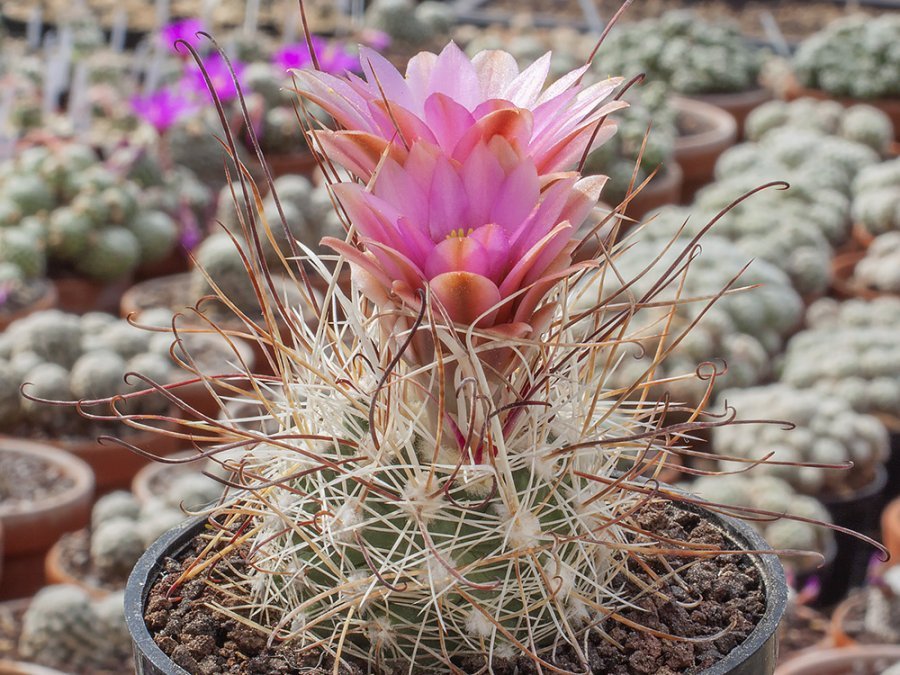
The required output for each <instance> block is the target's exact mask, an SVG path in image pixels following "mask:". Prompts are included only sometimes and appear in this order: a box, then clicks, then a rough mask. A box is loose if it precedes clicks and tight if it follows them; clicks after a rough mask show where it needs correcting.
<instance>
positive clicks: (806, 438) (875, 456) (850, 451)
mask: <svg viewBox="0 0 900 675" xmlns="http://www.w3.org/2000/svg"><path fill="white" fill-rule="evenodd" d="M723 403H727V404H728V405H729V406H731V407H733V408H735V409H736V410H737V413H738V418H739V419H767V418H777V420H778V421H784V422H788V423H790V424H793V425H795V428H794V429H787V428H785V427H783V426H779V425H776V424H767V425H765V426H763V427H759V426H757V425H744V424H736V425H730V426H724V427H720V428H716V429H714V430H713V436H712V448H713V451H714V452H715V453H716V454H718V455H721V456H723V457H735V458H738V459H743V460H751V461H758V460H762V459H763V458H764V457H767V456H768V455H769V454H770V453H774V454H773V456H772V459H773V460H775V461H777V462H785V464H762V465H760V466H759V467H758V468H757V469H756V470H755V471H754V473H756V474H760V473H768V474H771V475H774V476H777V477H779V478H782V479H784V480H785V481H787V482H788V483H790V484H791V486H792V487H793V488H794V489H795V490H797V491H799V492H802V493H804V494H809V495H818V496H828V497H830V498H834V497H837V496H839V495H841V494H850V493H852V492H853V491H854V490H857V489H859V488H861V487H863V486H865V485H867V484H869V483H870V482H871V481H872V480H874V478H875V475H876V471H877V469H878V467H879V466H880V465H881V464H883V463H884V462H885V461H886V460H887V457H888V454H889V445H888V434H887V430H886V429H885V428H884V425H883V424H882V423H881V422H880V421H879V420H877V419H876V418H874V417H872V416H870V415H861V414H859V413H857V412H854V410H853V408H851V407H850V405H849V404H848V403H847V402H846V401H843V400H840V399H836V398H827V397H823V396H822V393H821V392H819V391H816V390H814V389H807V390H801V389H796V388H794V387H791V386H789V385H786V384H772V385H768V386H765V387H753V388H750V389H731V390H728V391H725V392H723V393H722V395H721V396H720V398H719V405H721V404H723ZM790 463H793V464H794V465H791V464H790ZM851 463H852V465H853V466H852V468H851V469H849V470H846V469H844V470H840V469H823V468H816V467H813V466H800V465H802V464H820V465H821V464H832V465H842V464H843V465H850V464H851ZM722 466H723V468H725V469H726V470H736V469H738V468H740V467H742V466H743V465H742V464H738V463H730V462H723V463H722Z"/></svg>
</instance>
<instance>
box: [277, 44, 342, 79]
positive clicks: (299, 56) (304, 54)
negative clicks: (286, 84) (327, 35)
mask: <svg viewBox="0 0 900 675" xmlns="http://www.w3.org/2000/svg"><path fill="white" fill-rule="evenodd" d="M312 45H313V49H315V52H316V57H317V58H318V60H319V68H321V69H322V70H323V71H324V72H326V73H332V74H334V75H343V74H344V73H347V72H353V71H358V70H359V57H358V56H357V55H356V54H354V53H353V52H351V51H350V50H348V49H347V48H346V47H345V46H344V45H343V44H342V43H340V42H337V41H331V42H329V41H328V40H325V39H324V38H321V37H318V36H315V35H314V36H313V37H312ZM272 60H273V62H274V63H275V64H276V65H278V66H280V67H281V68H283V69H284V70H300V69H303V68H313V62H312V57H311V56H310V54H309V45H307V43H306V42H297V43H294V44H290V45H285V46H284V47H282V48H281V49H279V50H278V51H277V52H275V55H274V56H273V59H272Z"/></svg>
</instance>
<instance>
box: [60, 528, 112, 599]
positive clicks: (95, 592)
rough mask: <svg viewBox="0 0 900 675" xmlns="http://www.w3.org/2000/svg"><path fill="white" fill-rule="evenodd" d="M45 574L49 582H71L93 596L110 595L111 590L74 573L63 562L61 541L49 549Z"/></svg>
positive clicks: (102, 596) (70, 583)
mask: <svg viewBox="0 0 900 675" xmlns="http://www.w3.org/2000/svg"><path fill="white" fill-rule="evenodd" d="M44 574H45V575H46V577H47V584H48V585H52V584H69V585H71V586H78V587H79V588H81V589H83V590H84V591H85V592H86V593H87V594H88V595H90V596H91V597H92V598H104V597H106V596H107V595H109V591H108V590H107V589H105V588H101V587H100V586H95V585H93V584H91V583H90V582H89V581H87V580H85V579H82V578H80V577H77V576H75V575H74V574H72V573H71V572H70V571H69V570H68V569H66V565H65V563H64V562H63V558H62V547H61V546H60V542H58V541H57V542H56V543H55V544H53V547H52V548H51V549H50V550H49V551H47V556H46V557H45V558H44Z"/></svg>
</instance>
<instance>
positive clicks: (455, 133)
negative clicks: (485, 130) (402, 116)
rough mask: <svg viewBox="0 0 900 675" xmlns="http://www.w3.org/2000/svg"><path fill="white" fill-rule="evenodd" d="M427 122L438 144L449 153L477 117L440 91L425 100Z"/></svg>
mask: <svg viewBox="0 0 900 675" xmlns="http://www.w3.org/2000/svg"><path fill="white" fill-rule="evenodd" d="M425 122H426V124H427V125H428V127H429V128H430V129H431V130H432V132H433V133H434V135H435V137H436V138H437V141H438V145H440V147H441V149H442V150H443V151H444V152H446V153H448V154H449V153H451V152H452V151H453V148H455V147H456V144H457V143H458V142H459V139H460V138H462V136H463V135H464V134H465V133H466V131H468V130H469V129H470V128H471V127H472V126H473V125H474V124H475V118H474V117H472V114H471V113H470V112H469V111H468V110H466V109H465V108H464V107H463V106H461V105H460V104H459V103H457V102H456V101H454V100H453V99H452V98H450V97H449V96H447V95H446V94H440V93H438V94H432V95H431V96H429V97H428V99H427V100H426V101H425Z"/></svg>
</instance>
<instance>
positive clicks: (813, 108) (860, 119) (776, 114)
mask: <svg viewBox="0 0 900 675" xmlns="http://www.w3.org/2000/svg"><path fill="white" fill-rule="evenodd" d="M784 127H789V128H792V129H804V130H812V131H819V132H822V133H824V134H828V135H832V136H839V137H841V138H844V139H847V140H849V141H853V142H855V143H860V144H862V145H866V146H868V147H870V148H872V149H873V150H875V151H876V152H877V153H879V154H881V155H883V154H885V152H887V150H888V148H889V147H890V144H891V141H892V140H893V137H894V127H893V124H892V123H891V118H890V117H888V116H887V115H886V114H885V113H883V112H881V111H880V110H879V109H878V108H874V107H872V106H870V105H865V104H857V105H852V106H850V107H847V108H845V107H844V106H842V105H841V104H840V103H837V102H835V101H820V100H818V99H814V98H806V97H804V98H798V99H796V100H794V101H790V102H787V101H778V100H775V101H767V102H766V103H763V104H762V105H760V106H759V107H757V108H755V109H754V110H752V111H751V112H750V114H749V115H748V116H747V122H746V125H745V135H746V137H747V139H748V140H751V141H757V142H758V141H760V140H762V139H763V138H764V137H765V135H766V134H767V133H769V132H770V131H772V130H773V129H781V128H784Z"/></svg>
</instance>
